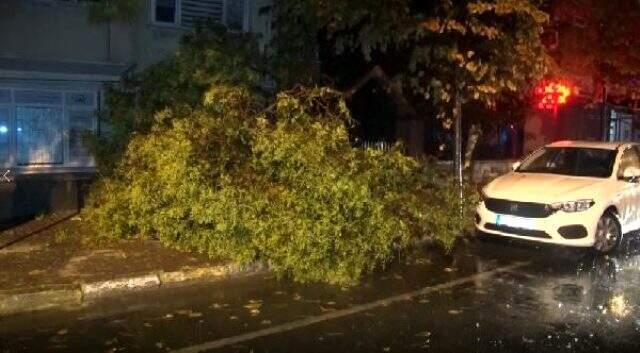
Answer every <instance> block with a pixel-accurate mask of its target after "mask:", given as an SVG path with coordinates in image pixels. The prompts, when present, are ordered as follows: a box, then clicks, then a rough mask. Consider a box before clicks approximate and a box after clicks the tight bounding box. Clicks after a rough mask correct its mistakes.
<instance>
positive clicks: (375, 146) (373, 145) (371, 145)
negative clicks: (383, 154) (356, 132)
mask: <svg viewBox="0 0 640 353" xmlns="http://www.w3.org/2000/svg"><path fill="white" fill-rule="evenodd" d="M391 147H393V144H392V143H389V142H387V141H364V142H362V148H364V149H365V150H380V151H388V150H390V149H391Z"/></svg>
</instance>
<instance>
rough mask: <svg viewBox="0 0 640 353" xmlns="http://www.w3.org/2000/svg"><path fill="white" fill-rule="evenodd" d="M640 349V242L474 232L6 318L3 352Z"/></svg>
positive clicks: (0, 326) (1, 326)
mask: <svg viewBox="0 0 640 353" xmlns="http://www.w3.org/2000/svg"><path fill="white" fill-rule="evenodd" d="M201 350H203V351H205V352H255V353H257V352H310V353H311V352H638V351H640V242H639V241H637V240H636V239H635V238H629V239H628V241H627V242H626V243H625V244H624V246H623V249H622V251H621V252H620V254H618V255H615V256H612V257H597V256H594V255H592V254H590V253H589V252H587V251H581V250H573V249H560V248H550V247H535V246H531V245H527V244H525V245H523V244H514V243H509V242H504V241H497V242H496V241H490V242H485V243H481V242H477V241H474V242H470V243H467V244H463V245H460V246H459V247H457V248H456V249H455V250H454V251H453V253H452V254H450V255H442V254H440V253H439V252H437V251H416V252H415V253H413V254H411V255H407V256H405V257H403V259H402V261H400V263H397V264H394V265H392V266H390V267H389V268H387V269H386V270H385V271H382V272H380V273H378V274H377V275H375V276H371V277H370V278H366V279H365V280H364V281H363V282H362V283H361V285H359V286H357V287H354V288H337V287H332V286H325V285H302V284H295V283H291V282H289V281H286V280H277V279H275V278H273V277H271V276H270V275H256V276H251V277H246V278H240V279H234V280H231V281H227V282H224V283H218V284H212V285H206V286H194V287H182V288H169V289H163V290H156V291H148V292H138V293H134V294H129V295H126V296H120V297H118V298H111V299H108V300H102V301H100V302H98V303H95V304H94V305H92V306H89V307H87V308H85V309H82V310H76V311H69V312H43V313H36V314H30V315H19V316H11V317H2V318H0V352H183V353H188V352H189V353H190V352H198V351H201Z"/></svg>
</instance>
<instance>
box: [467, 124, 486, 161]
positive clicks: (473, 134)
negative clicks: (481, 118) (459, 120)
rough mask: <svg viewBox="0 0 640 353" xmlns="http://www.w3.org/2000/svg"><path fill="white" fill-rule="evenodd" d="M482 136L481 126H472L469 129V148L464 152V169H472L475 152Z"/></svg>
mask: <svg viewBox="0 0 640 353" xmlns="http://www.w3.org/2000/svg"><path fill="white" fill-rule="evenodd" d="M481 135H482V128H481V127H480V125H479V124H472V125H471V127H470V128H469V137H468V139H467V148H466V149H465V152H464V169H468V168H469V167H471V161H472V159H473V152H474V151H475V150H476V146H477V145H478V140H479V139H480V136H481Z"/></svg>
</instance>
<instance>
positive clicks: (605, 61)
mask: <svg viewBox="0 0 640 353" xmlns="http://www.w3.org/2000/svg"><path fill="white" fill-rule="evenodd" d="M547 6H548V7H549V12H550V13H551V14H552V18H551V20H552V21H551V26H550V31H548V32H549V36H548V37H549V40H548V42H549V43H548V47H549V49H550V53H551V56H552V57H553V59H554V65H553V68H554V69H555V70H556V71H558V72H559V73H560V74H562V73H570V74H573V75H577V76H583V77H590V78H592V79H593V81H594V82H596V83H599V84H600V85H604V86H608V87H609V88H614V89H615V88H617V91H622V90H626V91H632V90H634V89H635V90H637V89H638V87H637V86H638V85H637V83H635V82H637V80H638V78H640V36H638V33H640V2H637V1H629V0H610V1H598V0H552V1H549V2H548V4H547ZM620 88H622V89H620ZM596 93H598V94H600V92H596ZM627 93H629V92H627Z"/></svg>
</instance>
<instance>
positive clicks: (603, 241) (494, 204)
mask: <svg viewBox="0 0 640 353" xmlns="http://www.w3.org/2000/svg"><path fill="white" fill-rule="evenodd" d="M638 206H640V146H639V145H638V144H635V143H617V142H582V141H560V142H555V143H552V144H549V145H547V146H545V147H543V148H541V149H539V150H537V151H535V152H533V153H532V154H531V155H529V156H528V157H527V158H525V159H524V160H523V161H522V162H521V163H520V162H518V163H516V164H514V168H513V171H512V172H510V173H508V174H506V175H503V176H501V177H499V178H497V179H495V180H493V181H492V182H491V183H489V184H487V186H485V187H484V188H483V189H482V201H481V202H480V204H479V205H478V208H477V212H476V216H475V223H476V228H477V230H478V231H480V234H483V233H487V234H493V235H499V236H505V237H511V238H518V239H525V240H531V241H537V242H544V243H552V244H560V245H567V246H574V247H593V248H595V249H596V250H597V251H599V252H602V253H607V252H610V251H613V250H614V249H615V248H616V247H617V246H618V244H619V243H620V241H621V239H622V236H623V234H627V233H629V232H631V231H634V230H638V229H640V214H639V209H638Z"/></svg>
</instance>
